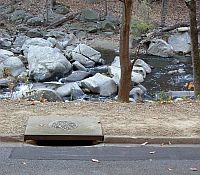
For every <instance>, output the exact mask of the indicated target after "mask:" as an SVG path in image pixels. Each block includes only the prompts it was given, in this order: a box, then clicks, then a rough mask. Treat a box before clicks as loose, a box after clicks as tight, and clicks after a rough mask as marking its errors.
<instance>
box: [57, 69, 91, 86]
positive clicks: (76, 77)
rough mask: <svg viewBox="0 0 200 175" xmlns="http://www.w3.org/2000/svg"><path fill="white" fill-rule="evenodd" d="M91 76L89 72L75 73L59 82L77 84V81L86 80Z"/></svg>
mask: <svg viewBox="0 0 200 175" xmlns="http://www.w3.org/2000/svg"><path fill="white" fill-rule="evenodd" d="M89 75H90V73H89V72H86V71H80V70H79V71H73V72H72V73H71V74H70V75H69V76H67V77H65V78H61V79H60V80H59V81H60V82H62V83H65V82H75V81H81V80H83V79H85V78H87V77H88V76H89Z"/></svg>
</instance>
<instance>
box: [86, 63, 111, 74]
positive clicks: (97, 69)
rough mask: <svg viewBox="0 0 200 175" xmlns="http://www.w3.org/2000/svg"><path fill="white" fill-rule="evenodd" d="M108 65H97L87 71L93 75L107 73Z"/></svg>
mask: <svg viewBox="0 0 200 175" xmlns="http://www.w3.org/2000/svg"><path fill="white" fill-rule="evenodd" d="M108 69H109V68H108V66H107V65H103V66H97V67H93V68H90V69H89V72H90V73H91V74H92V75H95V74H96V73H101V74H102V73H108Z"/></svg>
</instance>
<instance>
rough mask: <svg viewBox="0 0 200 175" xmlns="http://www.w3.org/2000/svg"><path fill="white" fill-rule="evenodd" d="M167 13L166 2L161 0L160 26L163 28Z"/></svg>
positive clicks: (166, 0)
mask: <svg viewBox="0 0 200 175" xmlns="http://www.w3.org/2000/svg"><path fill="white" fill-rule="evenodd" d="M167 11H168V0H162V7H161V26H162V27H163V26H165V21H166V16H167Z"/></svg>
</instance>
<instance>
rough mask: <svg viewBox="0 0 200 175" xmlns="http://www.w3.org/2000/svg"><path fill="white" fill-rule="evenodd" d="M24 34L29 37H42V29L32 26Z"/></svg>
mask: <svg viewBox="0 0 200 175" xmlns="http://www.w3.org/2000/svg"><path fill="white" fill-rule="evenodd" d="M26 35H27V36H28V37H30V38H37V37H38V38H40V37H43V31H42V30H41V29H38V28H34V29H30V30H29V31H27V33H26Z"/></svg>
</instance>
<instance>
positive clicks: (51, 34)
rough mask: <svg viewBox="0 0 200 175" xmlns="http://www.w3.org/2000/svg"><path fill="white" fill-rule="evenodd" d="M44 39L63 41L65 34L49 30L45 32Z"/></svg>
mask: <svg viewBox="0 0 200 175" xmlns="http://www.w3.org/2000/svg"><path fill="white" fill-rule="evenodd" d="M45 36H46V37H52V38H55V39H63V38H65V37H66V33H65V32H64V31H61V30H59V29H50V30H48V31H47V33H46V35H45Z"/></svg>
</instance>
